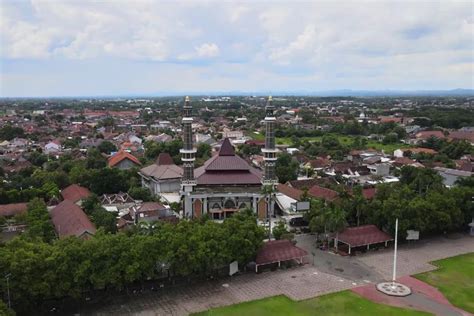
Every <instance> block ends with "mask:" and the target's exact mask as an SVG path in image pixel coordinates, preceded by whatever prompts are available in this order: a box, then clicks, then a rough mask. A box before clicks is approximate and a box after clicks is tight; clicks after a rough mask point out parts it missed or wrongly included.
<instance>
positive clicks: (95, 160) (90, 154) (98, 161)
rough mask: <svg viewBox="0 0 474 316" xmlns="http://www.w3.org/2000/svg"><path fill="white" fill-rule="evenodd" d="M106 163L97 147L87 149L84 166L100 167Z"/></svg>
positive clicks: (103, 166)
mask: <svg viewBox="0 0 474 316" xmlns="http://www.w3.org/2000/svg"><path fill="white" fill-rule="evenodd" d="M106 165H107V160H106V159H105V157H104V156H102V154H101V153H100V151H99V150H98V149H97V148H91V149H89V150H88V151H87V160H86V167H87V168H88V169H102V168H105V166H106Z"/></svg>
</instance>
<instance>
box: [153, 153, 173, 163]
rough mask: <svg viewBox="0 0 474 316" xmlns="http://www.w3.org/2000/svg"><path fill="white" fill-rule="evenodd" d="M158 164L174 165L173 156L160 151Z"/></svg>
mask: <svg viewBox="0 0 474 316" xmlns="http://www.w3.org/2000/svg"><path fill="white" fill-rule="evenodd" d="M156 164H157V165H158V166H167V165H174V161H173V158H171V155H170V154H168V153H160V154H159V155H158V158H157V159H156Z"/></svg>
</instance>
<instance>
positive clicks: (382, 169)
mask: <svg viewBox="0 0 474 316" xmlns="http://www.w3.org/2000/svg"><path fill="white" fill-rule="evenodd" d="M367 168H369V170H370V173H371V174H373V175H375V176H381V177H385V176H388V175H389V174H390V165H389V164H388V163H377V164H373V165H368V166H367Z"/></svg>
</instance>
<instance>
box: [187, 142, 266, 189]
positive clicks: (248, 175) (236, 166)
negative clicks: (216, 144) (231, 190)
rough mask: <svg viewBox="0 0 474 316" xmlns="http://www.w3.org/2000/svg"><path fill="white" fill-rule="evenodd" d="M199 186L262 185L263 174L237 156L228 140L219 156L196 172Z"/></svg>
mask: <svg viewBox="0 0 474 316" xmlns="http://www.w3.org/2000/svg"><path fill="white" fill-rule="evenodd" d="M195 176H196V180H197V184H198V185H259V186H260V185H261V172H260V171H259V170H257V169H255V168H253V167H251V166H250V165H249V164H248V163H247V162H246V161H245V160H244V159H243V158H241V157H239V156H237V155H236V154H235V152H234V147H233V146H232V145H231V143H230V141H229V139H228V138H226V139H224V142H223V143H222V146H221V148H220V150H219V154H218V155H215V156H214V157H212V158H210V159H209V160H207V161H206V162H205V163H204V166H202V167H200V168H197V169H196V172H195Z"/></svg>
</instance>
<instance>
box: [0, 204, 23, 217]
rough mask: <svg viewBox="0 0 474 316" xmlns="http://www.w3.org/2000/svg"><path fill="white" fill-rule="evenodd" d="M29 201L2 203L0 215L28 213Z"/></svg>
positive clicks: (8, 215)
mask: <svg viewBox="0 0 474 316" xmlns="http://www.w3.org/2000/svg"><path fill="white" fill-rule="evenodd" d="M27 209H28V203H10V204H0V217H13V216H16V215H20V214H26V211H27Z"/></svg>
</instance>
